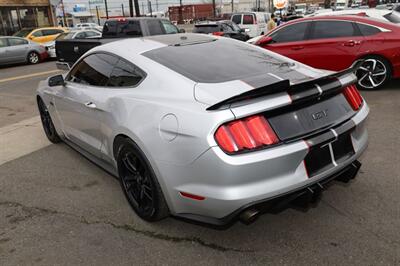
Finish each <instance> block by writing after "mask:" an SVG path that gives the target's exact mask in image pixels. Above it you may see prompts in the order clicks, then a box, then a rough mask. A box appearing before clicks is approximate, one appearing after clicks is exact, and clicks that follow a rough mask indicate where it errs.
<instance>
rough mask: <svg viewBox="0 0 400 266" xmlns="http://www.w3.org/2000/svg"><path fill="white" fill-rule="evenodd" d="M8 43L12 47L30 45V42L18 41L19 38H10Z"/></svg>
mask: <svg viewBox="0 0 400 266" xmlns="http://www.w3.org/2000/svg"><path fill="white" fill-rule="evenodd" d="M8 43H9V44H10V46H14V45H24V44H28V41H26V40H23V39H17V38H9V39H8Z"/></svg>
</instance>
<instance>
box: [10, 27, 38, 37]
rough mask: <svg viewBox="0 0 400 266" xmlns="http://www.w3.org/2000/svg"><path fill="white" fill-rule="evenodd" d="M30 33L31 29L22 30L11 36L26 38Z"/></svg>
mask: <svg viewBox="0 0 400 266" xmlns="http://www.w3.org/2000/svg"><path fill="white" fill-rule="evenodd" d="M31 31H33V29H22V30H20V31H17V32H16V33H14V34H13V36H17V37H26V36H27V35H28V34H29V33H30V32H31Z"/></svg>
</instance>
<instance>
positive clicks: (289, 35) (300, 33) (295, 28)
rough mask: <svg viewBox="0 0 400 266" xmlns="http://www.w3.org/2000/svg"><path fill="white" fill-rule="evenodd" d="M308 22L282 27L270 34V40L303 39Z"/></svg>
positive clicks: (288, 40)
mask: <svg viewBox="0 0 400 266" xmlns="http://www.w3.org/2000/svg"><path fill="white" fill-rule="evenodd" d="M309 24H310V23H309V22H302V23H296V24H293V25H288V26H286V27H283V28H282V29H280V30H278V31H275V32H274V33H272V34H271V37H272V40H273V41H274V42H275V43H284V42H298V41H303V40H304V39H305V36H306V31H307V28H308V25H309Z"/></svg>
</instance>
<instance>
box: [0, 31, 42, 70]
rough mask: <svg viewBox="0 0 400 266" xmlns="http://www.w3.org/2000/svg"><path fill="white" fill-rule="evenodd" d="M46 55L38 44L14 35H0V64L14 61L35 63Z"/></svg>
mask: <svg viewBox="0 0 400 266" xmlns="http://www.w3.org/2000/svg"><path fill="white" fill-rule="evenodd" d="M47 57H48V54H47V51H46V48H45V47H44V46H42V45H40V44H37V43H34V42H31V41H28V40H26V39H24V38H20V37H14V36H0V65H5V64H14V63H24V62H26V63H29V64H37V63H39V62H41V61H43V60H44V59H46V58H47Z"/></svg>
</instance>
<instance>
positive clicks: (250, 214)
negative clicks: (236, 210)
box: [239, 209, 260, 225]
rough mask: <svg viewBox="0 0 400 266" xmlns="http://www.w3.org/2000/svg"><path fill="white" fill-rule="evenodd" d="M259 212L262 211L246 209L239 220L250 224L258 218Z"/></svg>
mask: <svg viewBox="0 0 400 266" xmlns="http://www.w3.org/2000/svg"><path fill="white" fill-rule="evenodd" d="M259 213H260V212H259V211H258V210H256V209H248V210H245V211H244V212H242V213H241V214H240V216H239V220H240V221H241V222H242V223H244V224H246V225H249V224H251V223H253V222H254V221H255V220H257V218H258V215H259Z"/></svg>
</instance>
